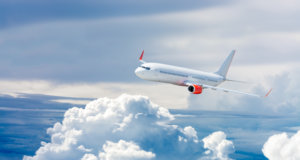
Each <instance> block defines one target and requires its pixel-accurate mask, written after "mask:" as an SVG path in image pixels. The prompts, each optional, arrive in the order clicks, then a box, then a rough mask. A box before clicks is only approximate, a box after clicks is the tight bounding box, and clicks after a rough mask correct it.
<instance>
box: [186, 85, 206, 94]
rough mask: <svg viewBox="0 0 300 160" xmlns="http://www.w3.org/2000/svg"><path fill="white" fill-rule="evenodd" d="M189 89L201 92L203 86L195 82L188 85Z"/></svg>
mask: <svg viewBox="0 0 300 160" xmlns="http://www.w3.org/2000/svg"><path fill="white" fill-rule="evenodd" d="M188 90H189V91H190V92H191V93H193V94H201V93H202V90H203V88H202V86H199V85H196V84H193V85H190V86H188Z"/></svg>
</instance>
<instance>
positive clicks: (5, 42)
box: [0, 0, 300, 156]
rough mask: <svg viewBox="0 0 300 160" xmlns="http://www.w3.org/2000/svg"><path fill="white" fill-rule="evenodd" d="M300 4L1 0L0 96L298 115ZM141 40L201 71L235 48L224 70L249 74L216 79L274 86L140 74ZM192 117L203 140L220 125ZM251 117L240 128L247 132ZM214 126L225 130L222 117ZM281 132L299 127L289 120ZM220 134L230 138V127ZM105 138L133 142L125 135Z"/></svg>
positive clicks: (162, 58) (163, 56)
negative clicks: (183, 83) (204, 126)
mask: <svg viewBox="0 0 300 160" xmlns="http://www.w3.org/2000/svg"><path fill="white" fill-rule="evenodd" d="M299 6H300V4H299V2H297V1H295V0H288V1H284V2H283V1H280V0H275V1H263V2H261V1H259V0H254V1H235V0H231V1H226V2H220V1H211V0H205V1H194V0H191V1H184V2H183V1H158V0H154V1H151V2H150V1H149V2H148V1H137V0H129V1H92V0H88V1H64V2H61V1H56V0H55V1H36V0H30V1H22V0H13V1H2V0H0V56H1V58H0V88H1V92H0V93H1V95H4V96H9V97H10V96H11V97H10V98H8V100H5V101H2V102H1V103H2V105H3V106H4V107H10V108H11V107H17V108H19V107H21V108H22V107H25V106H27V104H24V103H19V102H18V101H16V100H14V98H16V99H18V100H23V99H22V98H25V99H27V98H29V99H30V101H29V102H28V103H31V102H32V105H33V104H35V105H36V106H37V107H38V108H40V107H46V108H47V109H53V107H54V106H55V105H56V104H57V106H60V104H62V105H66V104H67V106H68V107H66V108H64V109H67V108H69V107H71V106H73V105H77V106H84V105H85V104H87V103H88V102H89V101H91V100H93V99H97V98H101V97H110V98H116V97H118V96H120V95H121V94H123V93H127V94H133V95H146V96H148V97H149V98H150V100H151V101H152V102H154V103H156V104H158V105H159V106H162V107H165V108H168V109H180V110H201V111H212V112H220V111H221V112H224V114H226V113H227V112H230V113H234V114H237V115H239V113H243V114H244V113H247V114H253V115H254V117H255V115H260V114H263V115H265V113H268V114H274V115H278V114H279V115H280V114H282V113H284V114H287V115H291V116H296V115H297V114H298V113H299V111H300V110H299V107H298V106H299V105H300V100H299V98H298V95H299V94H300V92H299V90H298V89H297V88H299V87H300V85H299V80H300V77H299V76H298V75H299V73H300V66H299V64H300V63H299V60H300V56H299V55H300V54H299V52H300V49H299V42H300V30H299V28H300V26H299V25H300V23H299V22H298V21H297V19H299V18H300V17H299V15H300V14H299V10H300V8H299ZM142 49H145V56H144V59H145V60H146V61H150V62H151V61H155V62H162V63H167V64H173V65H180V66H185V67H190V68H195V69H199V70H204V71H215V70H216V69H217V68H218V67H219V65H220V64H221V63H222V61H223V60H224V58H225V57H226V56H227V55H228V54H229V52H230V51H231V50H232V49H236V50H237V54H236V56H235V58H234V61H233V64H232V66H231V68H230V70H229V75H228V76H229V78H231V79H237V80H243V81H247V82H249V84H235V83H230V82H228V83H225V84H222V87H227V88H232V89H238V90H241V91H246V92H254V93H258V94H263V93H265V92H266V91H267V90H268V89H269V88H273V92H272V94H271V96H270V97H269V98H268V99H264V100H261V99H253V98H251V97H246V96H240V95H234V94H224V93H220V92H215V91H210V90H205V91H204V94H202V95H197V96H195V95H190V94H189V93H188V92H187V90H186V88H184V87H178V86H173V85H167V84H158V83H153V82H145V81H142V80H140V79H138V78H137V77H136V76H135V75H134V73H133V71H134V69H135V68H136V67H137V66H138V65H139V62H138V60H137V59H138V57H139V54H140V52H141V50H142ZM47 96H49V97H47ZM6 98H7V97H6ZM31 100H35V101H36V102H40V101H42V102H47V103H38V104H36V103H35V102H34V101H31ZM48 102H51V104H52V103H53V106H52V105H50V106H48ZM23 104H24V105H25V106H22V105H23ZM29 106H30V105H29ZM54 108H55V107H54ZM63 118H64V117H60V118H58V119H57V121H61V120H62V119H63ZM183 121H184V123H187V126H188V125H189V124H188V121H187V122H186V121H185V120H183ZM191 121H193V120H191ZM283 121H284V122H283V123H284V124H285V122H287V121H286V120H283ZM295 121H297V120H295ZM53 123H54V122H51V123H47V125H46V126H47V127H45V126H44V128H43V129H45V128H48V127H51V126H52V125H53ZM210 123H211V124H212V123H213V122H210ZM258 123H260V122H258ZM293 124H294V125H295V126H294V127H296V128H297V125H296V124H297V123H293ZM177 125H180V124H177ZM220 125H221V126H226V125H227V122H225V121H224V124H220ZM237 125H239V123H237ZM181 127H182V128H184V127H185V126H181ZM192 127H193V128H196V130H197V133H198V136H199V137H198V138H199V140H200V139H201V138H204V137H205V136H208V135H209V134H212V133H213V132H214V131H218V130H217V129H215V130H209V132H201V131H199V130H198V128H197V124H195V125H192ZM256 127H257V126H255V125H253V126H251V127H250V129H249V130H247V129H245V128H242V129H241V130H246V131H245V136H244V137H247V136H250V134H251V133H253V130H255V128H256ZM260 127H261V126H260ZM289 127H292V126H289ZM262 128H264V126H263V127H262ZM274 128H276V127H275V126H274V127H271V128H268V129H266V130H264V129H262V130H263V131H262V132H260V133H259V134H261V135H264V136H263V137H264V139H260V140H255V141H257V143H258V144H259V145H257V147H256V150H255V153H257V154H259V155H260V156H262V153H261V152H259V150H260V149H259V148H262V144H264V142H266V140H267V137H269V136H271V135H272V134H275V133H280V132H284V131H285V130H284V129H280V130H276V129H274ZM282 128H284V127H282ZM219 129H220V130H221V131H224V132H225V130H226V127H220V128H219ZM83 130H84V129H83ZM272 130H275V131H274V132H273V131H272ZM227 131H228V130H227ZM248 131H249V132H248ZM286 132H289V133H290V135H292V134H295V130H293V131H291V130H286ZM293 132H294V133H293ZM264 133H265V134H264ZM225 134H227V136H229V138H231V140H232V139H234V137H235V136H233V135H234V134H232V133H228V132H225ZM200 135H201V137H200ZM275 140H276V137H275ZM38 141H39V140H36V142H38ZM236 142H237V141H235V140H233V143H236ZM109 144H111V143H107V144H106V145H108V146H109ZM111 145H113V146H114V145H129V146H131V147H134V144H132V143H130V142H127V141H126V142H124V143H123V142H118V143H116V142H114V143H113V144H111ZM238 145H240V144H238ZM239 147H241V146H239ZM242 148H243V147H242ZM244 148H247V146H244ZM266 150H268V149H266ZM202 151H204V149H203V148H202ZM268 151H270V150H268ZM100 152H102V151H100ZM212 152H213V151H212ZM138 153H142V151H138ZM268 153H269V152H268ZM271 153H272V152H271ZM90 156H91V155H90ZM197 156H198V155H197Z"/></svg>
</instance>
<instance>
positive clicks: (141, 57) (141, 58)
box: [140, 50, 144, 61]
mask: <svg viewBox="0 0 300 160" xmlns="http://www.w3.org/2000/svg"><path fill="white" fill-rule="evenodd" d="M143 56H144V50H143V52H142V54H141V56H140V61H142V60H143Z"/></svg>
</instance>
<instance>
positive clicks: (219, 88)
mask: <svg viewBox="0 0 300 160" xmlns="http://www.w3.org/2000/svg"><path fill="white" fill-rule="evenodd" d="M185 84H186V85H194V84H195V83H190V82H187V83H185ZM196 85H200V86H202V87H203V88H204V89H205V88H210V89H212V90H218V91H223V92H232V93H238V94H244V95H248V96H254V97H259V98H263V97H268V95H269V94H270V93H271V91H272V89H270V90H269V91H268V92H267V94H265V95H263V96H261V95H257V94H252V93H245V92H241V91H236V90H231V89H226V88H221V87H215V86H210V85H205V84H196Z"/></svg>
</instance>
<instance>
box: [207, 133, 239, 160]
mask: <svg viewBox="0 0 300 160" xmlns="http://www.w3.org/2000/svg"><path fill="white" fill-rule="evenodd" d="M202 141H203V143H204V148H205V149H208V150H207V151H206V152H205V154H206V155H208V156H207V157H203V159H219V160H228V159H230V158H228V155H229V154H231V153H233V152H234V150H235V149H234V146H233V143H232V142H231V141H229V140H227V139H226V134H225V133H224V132H221V131H218V132H214V133H212V134H211V135H209V136H207V137H205V138H204V139H203V140H202Z"/></svg>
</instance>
